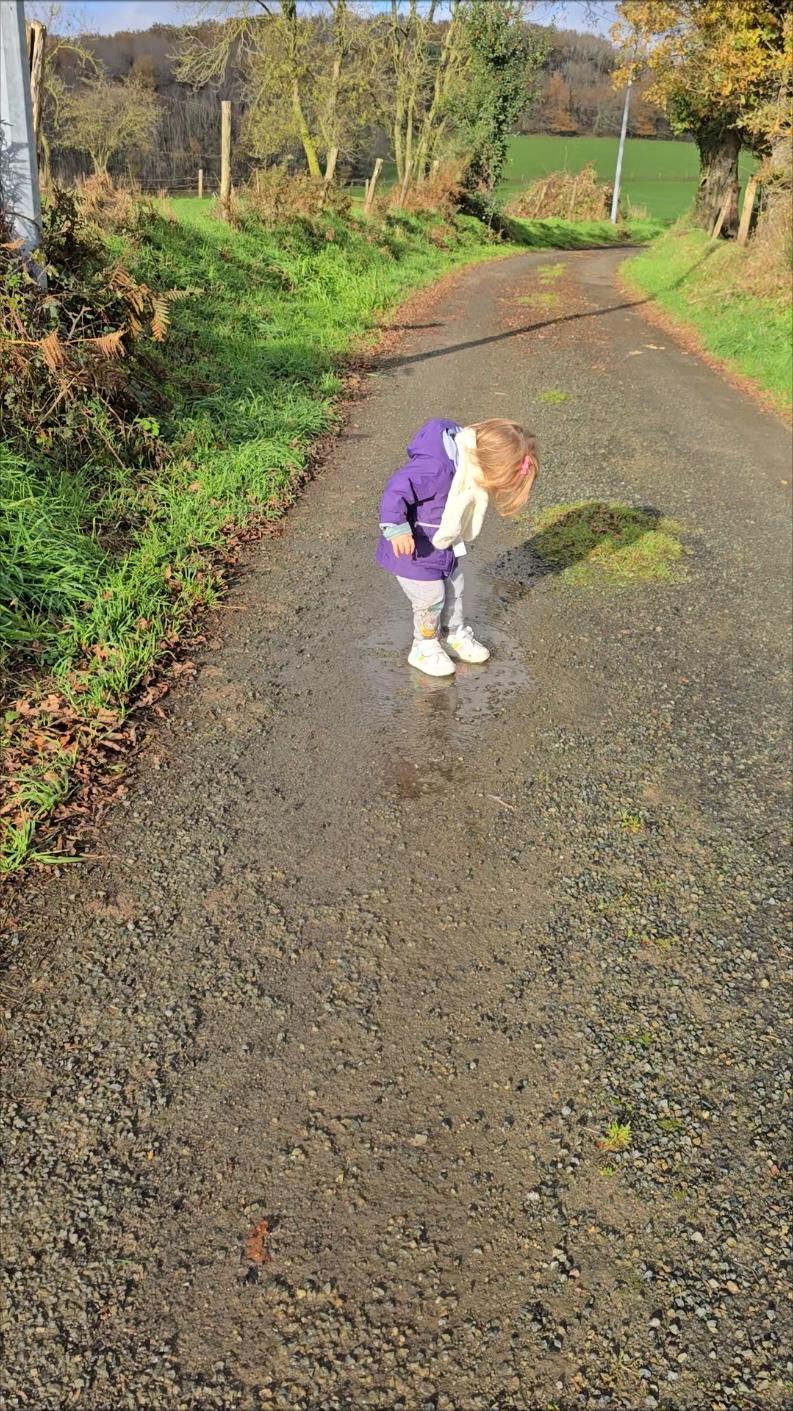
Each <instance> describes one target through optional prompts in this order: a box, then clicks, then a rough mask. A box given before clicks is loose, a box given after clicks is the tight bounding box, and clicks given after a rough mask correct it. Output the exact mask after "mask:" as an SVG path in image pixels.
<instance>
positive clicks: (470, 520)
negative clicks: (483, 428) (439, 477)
mask: <svg viewBox="0 0 793 1411" xmlns="http://www.w3.org/2000/svg"><path fill="white" fill-rule="evenodd" d="M455 440H456V442H457V452H458V455H457V469H456V470H455V472H454V479H453V480H452V483H451V486H450V488H449V496H448V499H447V501H446V506H445V508H444V511H443V514H442V515H441V522H440V524H439V526H438V530H437V533H435V534H433V536H432V542H433V544H434V546H435V548H436V549H448V548H450V547H451V545H453V544H454V545H455V546H456V545H457V544H458V543H466V542H467V543H469V544H470V542H471V540H472V539H475V538H476V536H477V534H478V533H479V531H480V529H481V528H482V523H483V521H484V517H485V510H486V509H487V502H488V496H487V491H486V490H483V488H482V486H481V485H478V484H477V481H476V470H477V464H476V432H475V431H474V429H473V427H471V426H464V427H463V429H462V431H458V433H457V436H456V438H455Z"/></svg>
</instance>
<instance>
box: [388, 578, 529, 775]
mask: <svg viewBox="0 0 793 1411" xmlns="http://www.w3.org/2000/svg"><path fill="white" fill-rule="evenodd" d="M465 593H466V607H467V609H468V614H469V615H470V620H471V621H472V622H473V624H474V626H475V629H476V631H477V632H479V633H481V636H482V638H483V640H484V641H485V642H487V645H488V646H489V647H490V648H491V650H492V652H493V656H492V658H491V660H490V661H489V662H487V663H485V665H483V666H471V665H468V664H467V663H465V662H458V663H457V672H456V674H455V675H454V676H444V677H434V676H424V675H422V673H421V672H420V671H415V670H414V669H413V668H412V667H409V666H408V665H407V654H408V650H409V648H410V626H409V624H410V619H409V616H406V614H405V612H404V611H402V612H400V611H399V607H400V604H399V602H398V600H395V603H394V612H393V614H392V615H390V616H389V617H388V619H387V620H386V621H385V622H383V623H381V624H380V625H379V626H378V629H377V631H376V632H375V633H374V634H373V635H372V636H371V637H370V638H369V640H368V642H367V650H366V661H367V672H368V675H369V679H370V683H371V690H372V699H373V704H374V708H375V710H376V711H379V712H380V713H382V715H383V716H385V717H387V718H388V719H389V720H390V721H391V722H392V729H395V730H396V733H397V736H398V738H399V745H398V747H397V749H398V753H394V754H393V755H392V756H391V757H390V758H389V760H388V762H387V763H386V765H385V767H384V771H383V782H384V784H385V786H386V788H387V789H388V791H389V793H391V794H394V795H396V797H397V798H402V799H413V798H420V797H421V796H422V795H424V794H428V793H432V792H433V791H434V790H436V789H437V787H438V781H439V780H444V781H446V782H449V781H451V780H454V779H460V778H461V777H463V775H464V763H463V759H462V758H461V756H460V744H461V739H462V737H463V736H464V735H465V733H466V730H469V729H471V728H472V727H473V726H474V725H475V724H477V723H481V720H482V718H483V717H484V716H487V715H499V714H501V713H502V712H503V711H504V710H505V709H506V708H507V703H508V701H509V697H510V696H512V695H513V694H514V693H515V692H516V691H519V690H525V689H527V688H528V687H529V685H530V677H529V673H528V671H527V669H526V666H525V664H524V662H523V661H522V660H521V659H520V658H519V656H518V654H517V650H516V647H515V644H514V642H513V640H512V638H511V637H510V636H509V635H508V633H507V632H505V631H504V630H503V629H502V628H501V627H500V626H499V625H498V622H499V619H503V618H504V617H505V616H506V615H507V614H508V612H509V608H510V606H511V604H512V603H513V602H515V601H516V600H517V599H518V598H522V597H524V595H525V588H524V587H523V586H522V585H517V584H515V583H514V582H512V581H510V580H509V579H505V578H488V576H487V575H486V574H482V573H479V572H477V571H476V570H475V569H473V567H472V566H470V565H469V564H466V589H465Z"/></svg>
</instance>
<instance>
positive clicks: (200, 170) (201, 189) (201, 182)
mask: <svg viewBox="0 0 793 1411" xmlns="http://www.w3.org/2000/svg"><path fill="white" fill-rule="evenodd" d="M203 196H204V168H203V167H199V168H198V199H199V201H201V200H203Z"/></svg>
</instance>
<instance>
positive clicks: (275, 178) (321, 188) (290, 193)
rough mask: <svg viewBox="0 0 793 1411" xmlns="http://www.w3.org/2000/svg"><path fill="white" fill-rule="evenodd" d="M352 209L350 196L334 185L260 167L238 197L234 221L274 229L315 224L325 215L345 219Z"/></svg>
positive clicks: (279, 167)
mask: <svg viewBox="0 0 793 1411" xmlns="http://www.w3.org/2000/svg"><path fill="white" fill-rule="evenodd" d="M350 205H351V198H350V194H349V192H348V191H346V190H344V189H343V188H342V187H339V186H335V185H334V184H333V182H327V181H323V180H322V179H321V178H319V179H318V178H317V177H313V176H309V175H308V174H307V173H306V172H289V171H287V169H286V167H283V166H272V167H260V168H259V169H258V170H257V171H255V172H254V174H253V176H252V177H251V180H250V181H249V182H248V184H247V186H244V187H243V188H242V190H241V191H240V192H238V193H237V194H236V196H235V198H234V204H233V207H232V219H235V220H236V222H237V223H239V224H244V223H245V219H246V216H248V215H251V216H253V217H254V218H255V219H256V220H257V221H259V222H260V223H261V224H262V225H266V226H269V227H272V226H279V225H288V224H289V223H290V222H292V221H295V220H304V221H316V220H318V219H319V218H320V217H321V216H324V215H336V216H345V215H347V214H348V213H349V210H350Z"/></svg>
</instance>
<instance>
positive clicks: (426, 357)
mask: <svg viewBox="0 0 793 1411" xmlns="http://www.w3.org/2000/svg"><path fill="white" fill-rule="evenodd" d="M715 248H716V244H715V242H711V245H710V246H709V247H708V248H707V249H706V250H705V252H704V254H703V255H701V256H700V258H699V259H698V260H695V261H694V264H693V265H691V266H690V267H689V268H688V269H687V270H685V271H684V273H683V274H681V275H680V276H679V277H678V278H677V279H675V280H673V281H672V283H671V284H669V285H668V288H669V289H679V288H680V287H681V285H683V284H685V282H686V280H687V279H688V278H689V277H690V276H691V275H692V274H693V273H694V270H696V269H698V268H699V266H700V265H701V264H703V263H704V262H705V260H707V259H708V258H709V256H710V255H711V254H712V253H713V250H714V249H715ZM656 301H657V295H655V294H648V295H647V296H646V297H645V298H643V299H626V300H624V301H623V302H622V303H620V304H609V305H607V306H606V308H603V309H584V310H582V311H581V312H579V313H575V314H558V315H557V316H556V318H544V319H538V320H537V321H536V322H535V323H524V324H521V326H520V328H509V329H506V330H505V331H504V332H502V333H490V334H487V335H486V336H485V337H484V338H472V339H469V340H468V341H467V342H465V343H451V344H450V345H449V346H448V347H446V348H428V349H427V350H426V351H425V352H423V353H410V354H408V355H406V356H404V357H399V356H396V357H392V358H381V359H378V360H377V361H376V363H375V365H374V370H375V371H376V372H384V371H387V370H388V369H390V368H398V367H409V366H410V365H411V364H412V363H423V362H430V361H431V360H432V359H433V358H445V357H448V356H449V355H450V354H453V353H464V352H466V351H467V350H468V349H469V348H485V347H488V346H489V345H491V344H494V343H504V342H506V341H507V340H508V339H509V338H519V337H520V336H521V335H522V334H525V333H535V332H536V331H537V330H538V329H540V328H553V327H554V325H556V324H561V323H576V322H577V321H579V320H581V319H588V318H603V317H604V315H606V314H615V313H620V312H621V311H622V310H623V309H638V308H641V307H642V305H643V304H654V303H656ZM429 326H430V327H432V326H433V325H429ZM435 326H437V325H435Z"/></svg>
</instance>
